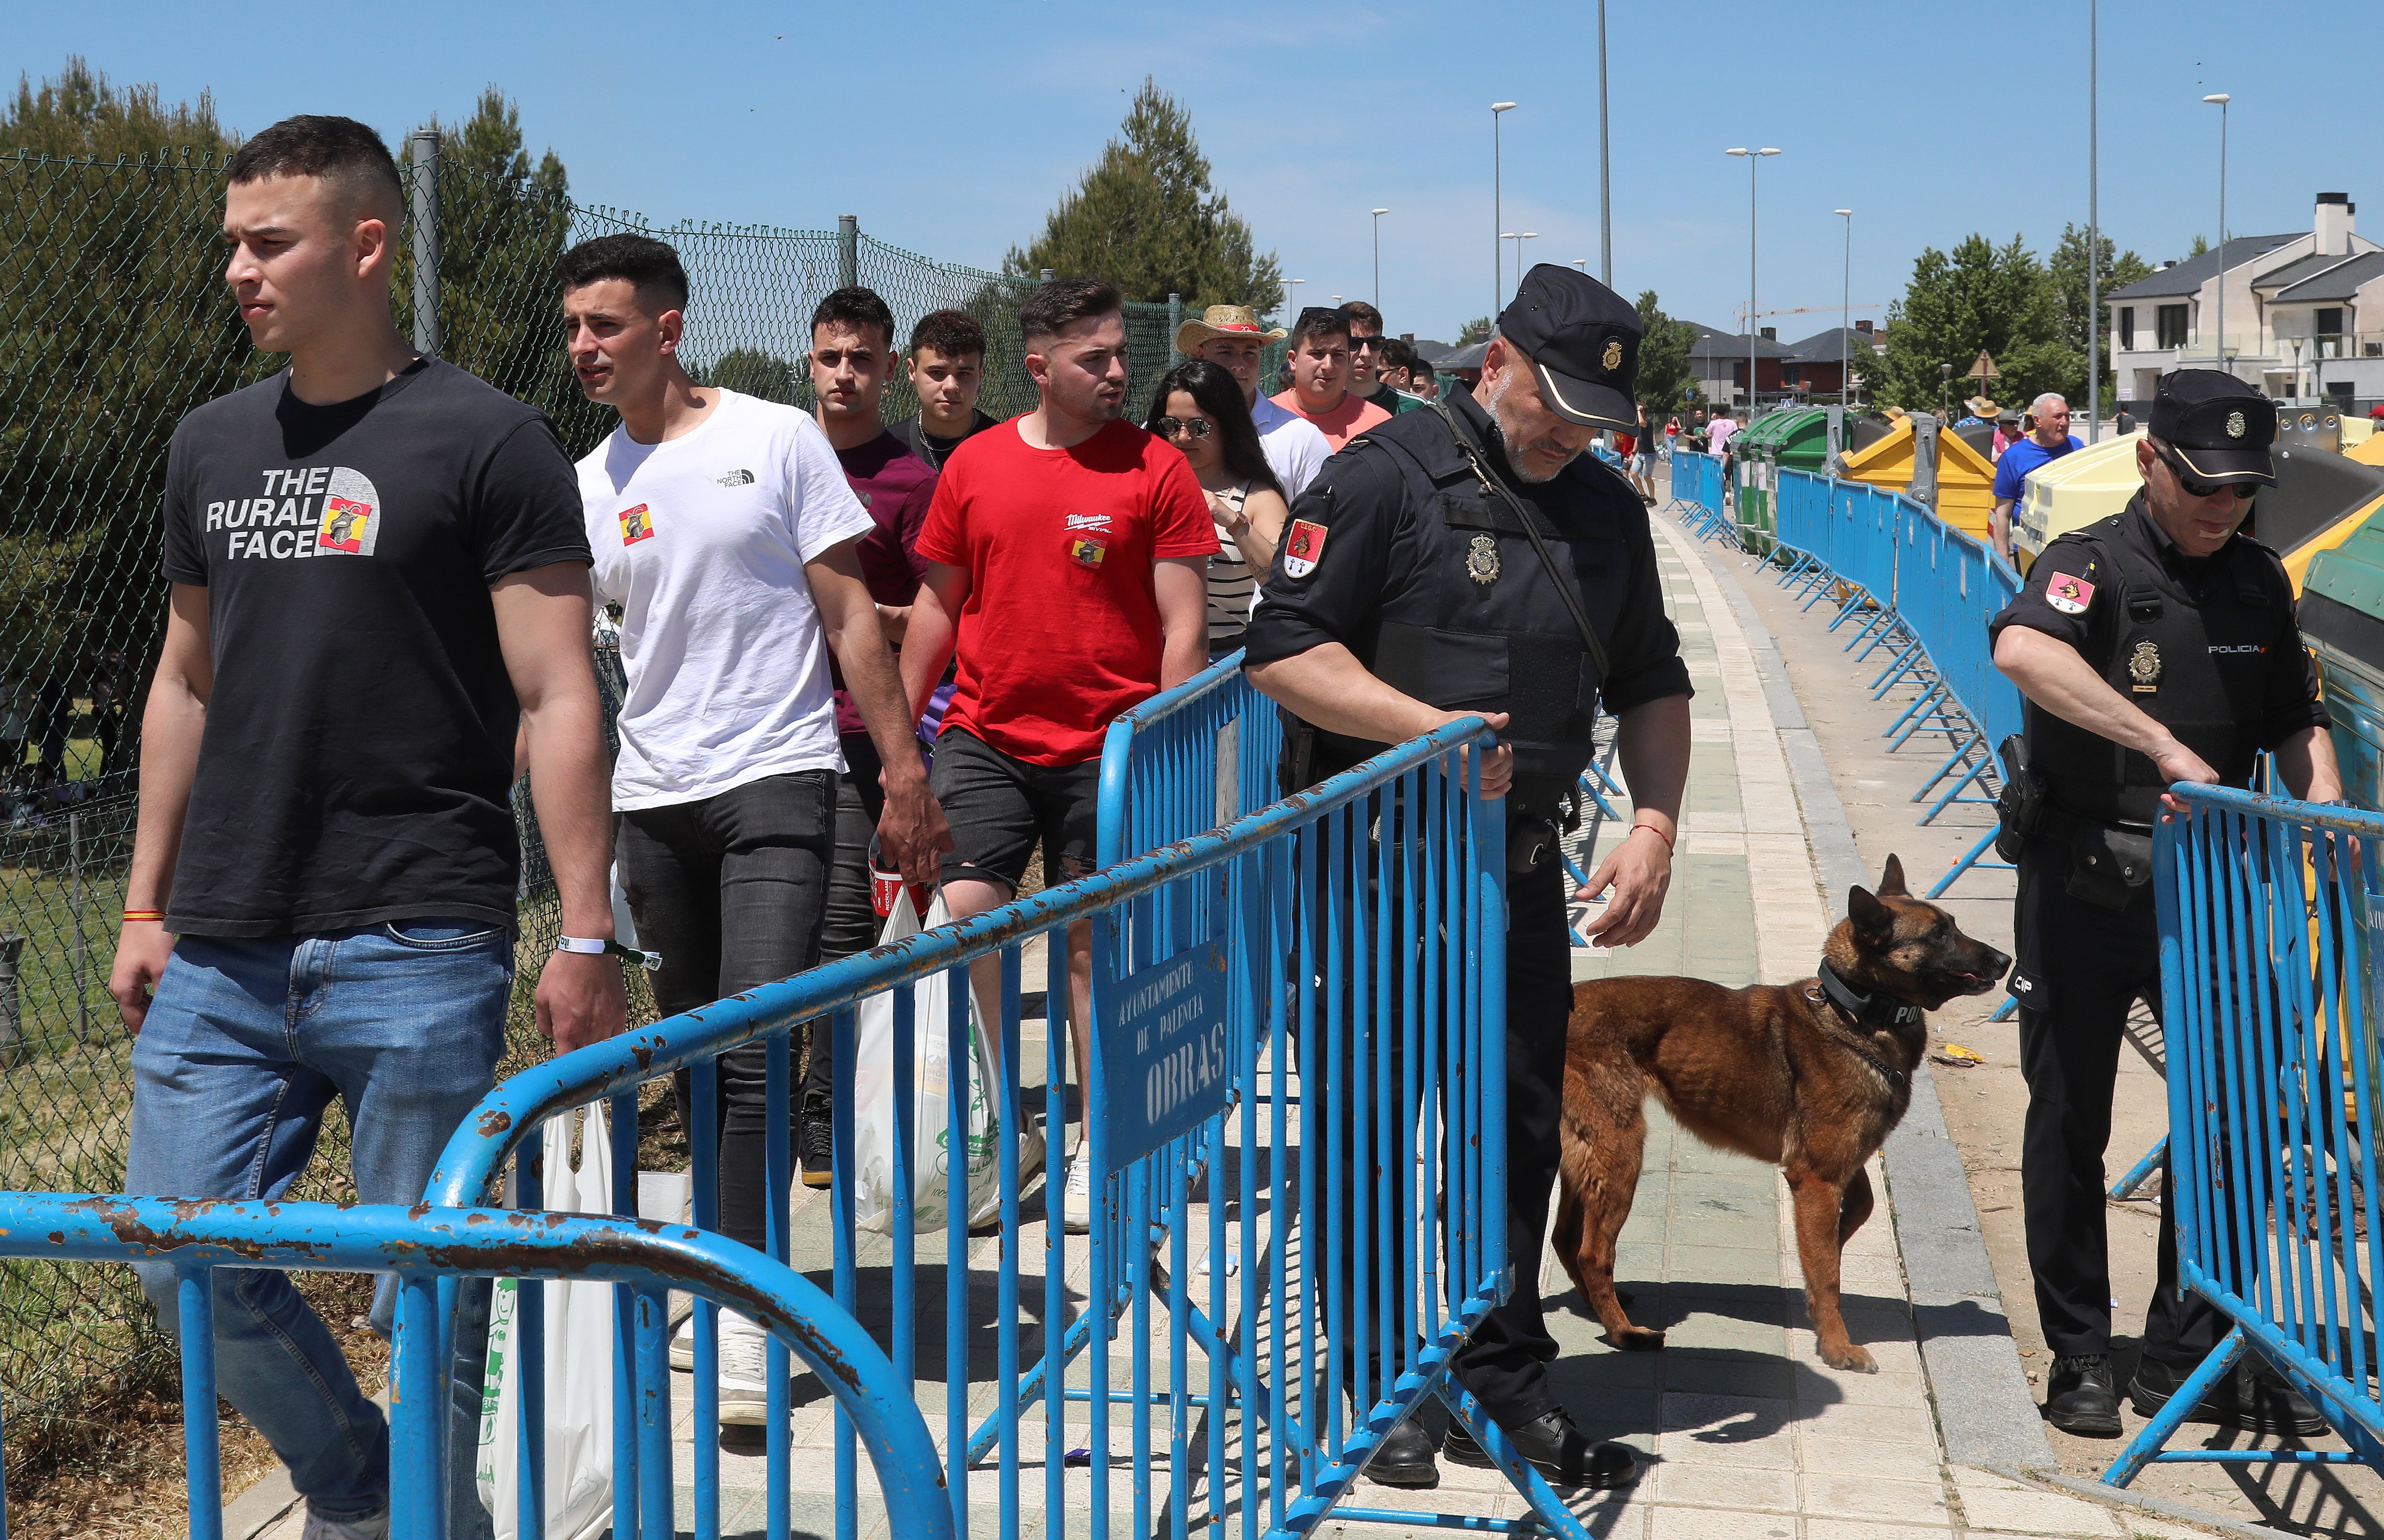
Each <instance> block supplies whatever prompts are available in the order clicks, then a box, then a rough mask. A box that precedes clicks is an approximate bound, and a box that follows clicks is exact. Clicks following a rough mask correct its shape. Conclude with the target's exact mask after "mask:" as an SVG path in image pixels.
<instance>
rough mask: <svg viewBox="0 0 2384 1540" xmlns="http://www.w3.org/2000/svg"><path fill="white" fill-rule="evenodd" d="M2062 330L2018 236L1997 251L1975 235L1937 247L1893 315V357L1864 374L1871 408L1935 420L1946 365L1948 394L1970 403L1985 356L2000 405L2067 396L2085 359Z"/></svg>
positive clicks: (1918, 267)
mask: <svg viewBox="0 0 2384 1540" xmlns="http://www.w3.org/2000/svg"><path fill="white" fill-rule="evenodd" d="M2060 329H2061V326H2060V312H2059V306H2058V304H2057V303H2056V300H2055V294H2054V290H2053V285H2052V284H2051V283H2050V282H2049V281H2048V280H2047V279H2046V276H2045V270H2044V267H2043V264H2042V263H2040V262H2038V261H2037V259H2036V257H2035V256H2034V255H2033V254H2031V253H2030V251H2029V250H2028V248H2027V246H2025V245H2024V244H2022V242H2021V241H2020V238H2019V237H2018V236H2017V235H2015V236H2013V237H2012V239H2011V241H2010V242H2008V243H2007V244H2005V245H2002V246H1996V245H1993V244H1991V243H1990V242H1988V241H1987V238H1986V237H1985V236H1983V235H1972V236H1969V237H1968V238H1967V239H1965V240H1963V241H1962V242H1960V243H1959V244H1957V245H1956V246H1955V248H1954V249H1953V251H1952V252H1951V253H1946V252H1941V251H1939V250H1937V249H1936V248H1935V247H1933V246H1932V247H1930V248H1928V249H1927V250H1925V251H1923V252H1922V253H1921V254H1920V255H1919V257H1918V259H1916V260H1915V261H1914V263H1913V265H1912V281H1911V283H1910V285H1909V286H1908V287H1907V288H1906V290H1905V292H1904V297H1903V298H1902V299H1900V300H1898V301H1896V303H1895V304H1894V306H1893V307H1891V308H1890V310H1889V312H1888V328H1887V355H1886V357H1885V358H1884V359H1882V360H1881V364H1880V365H1879V366H1876V367H1874V368H1872V369H1870V370H1867V371H1865V372H1866V373H1869V374H1870V375H1872V376H1873V377H1874V382H1873V387H1872V399H1873V400H1874V401H1876V402H1877V403H1879V404H1881V405H1894V406H1904V407H1909V408H1915V409H1920V410H1927V411H1932V412H1933V411H1935V410H1936V409H1937V406H1938V403H1939V399H1940V391H1941V386H1943V381H1944V379H1945V372H1944V368H1945V366H1951V370H1952V389H1951V390H1950V391H1945V392H1944V393H1945V394H1947V395H1950V396H1952V397H1954V398H1959V397H1961V396H1964V395H1967V394H1968V393H1969V391H1970V390H1972V389H1976V387H1975V386H1969V387H1965V386H1964V383H1963V381H1964V379H1965V376H1966V375H1967V373H1968V370H1969V368H1970V366H1971V364H1972V363H1973V362H1974V361H1975V360H1976V359H1977V358H1978V356H1979V354H1980V353H1981V352H1983V353H1986V354H1989V355H1990V356H1992V357H1993V359H1994V362H1995V367H1996V369H1997V371H1998V372H1999V374H2000V378H1999V379H1995V380H1994V381H1993V382H1992V383H1991V384H1990V386H1989V393H1991V394H1993V395H1995V396H1996V397H1997V398H1998V399H1999V400H2005V401H2009V400H2021V401H2024V400H2026V399H2028V398H2029V397H2030V396H2032V395H2035V394H2037V393H2039V392H2040V391H2057V390H2060V389H2062V387H2063V384H2064V382H2065V381H2067V379H2069V378H2070V376H2071V375H2072V374H2073V373H2075V374H2078V375H2080V376H2082V375H2083V374H2084V372H2085V356H2084V354H2083V353H2082V352H2073V351H2072V350H2071V349H2070V348H2068V347H2067V346H2066V345H2065V344H2064V343H2063V342H2062V340H2061V337H2060Z"/></svg>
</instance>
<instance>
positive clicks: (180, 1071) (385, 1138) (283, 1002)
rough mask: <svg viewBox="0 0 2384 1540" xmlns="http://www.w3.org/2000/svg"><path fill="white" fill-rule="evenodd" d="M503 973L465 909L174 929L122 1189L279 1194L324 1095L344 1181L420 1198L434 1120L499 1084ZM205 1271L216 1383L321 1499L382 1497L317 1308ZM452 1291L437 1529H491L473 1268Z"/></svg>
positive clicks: (363, 1406)
mask: <svg viewBox="0 0 2384 1540" xmlns="http://www.w3.org/2000/svg"><path fill="white" fill-rule="evenodd" d="M512 989H513V938H512V937H511V936H510V935H509V934H508V933H507V932H505V931H504V930H502V929H498V928H495V927H492V926H490V925H488V924H487V923H485V922H483V921H478V920H468V921H454V920H443V919H420V920H412V919H409V920H399V921H395V922H392V923H390V924H386V925H369V926H366V927H365V928H363V929H359V930H346V931H337V932H333V933H329V934H326V935H317V936H277V937H269V938H262V939H255V940H244V939H227V938H217V937H205V936H186V937H183V938H181V940H180V942H179V943H178V944H177V945H176V946H175V948H174V956H173V960H172V961H171V962H170V963H168V964H167V967H166V974H165V976H164V977H163V978H162V979H160V980H159V981H158V986H157V996H156V1000H155V1003H154V1004H153V1005H151V1007H150V1009H149V1015H148V1018H147V1020H146V1021H145V1022H144V1023H143V1026H142V1029H141V1036H140V1037H139V1039H138V1040H137V1041H136V1042H135V1043H134V1044H133V1049H132V1087H133V1088H132V1142H131V1149H130V1153H129V1155H128V1158H127V1161H126V1166H125V1178H124V1180H125V1187H126V1190H128V1191H130V1192H132V1193H136V1194H141V1195H143V1196H159V1197H172V1198H239V1199H242V1200H247V1201H256V1200H261V1199H271V1198H280V1197H282V1196H283V1195H284V1194H285V1193H286V1192H287V1191H288V1190H289V1187H290V1185H291V1183H292V1182H293V1181H295V1180H296V1179H297V1177H298V1175H299V1174H300V1173H301V1172H303V1171H304V1169H305V1167H306V1162H307V1161H308V1160H309V1158H311V1157H312V1156H313V1154H314V1151H315V1138H316V1136H317V1134H318V1133H319V1132H320V1131H321V1128H322V1122H323V1112H324V1109H325V1108H327V1107H328V1106H329V1104H330V1100H331V1098H332V1097H333V1096H335V1095H336V1096H337V1097H339V1098H340V1099H341V1102H342V1103H343V1104H344V1105H345V1107H346V1109H347V1114H348V1124H349V1126H350V1128H351V1129H352V1130H353V1133H354V1138H353V1141H352V1154H353V1167H354V1177H355V1185H356V1193H357V1196H358V1197H359V1198H361V1199H362V1200H363V1201H365V1202H366V1203H413V1202H416V1201H418V1200H420V1198H422V1195H423V1188H424V1186H426V1185H427V1184H428V1181H429V1179H430V1173H431V1169H432V1167H433V1166H434V1165H435V1164H436V1163H437V1161H438V1159H439V1154H440V1151H441V1149H444V1148H445V1146H446V1143H447V1139H448V1136H450V1135H451V1134H453V1132H454V1131H455V1127H456V1125H457V1124H459V1123H461V1122H462V1121H463V1118H464V1115H465V1114H466V1112H470V1111H471V1110H472V1108H473V1106H474V1105H475V1104H476V1103H478V1101H479V1099H480V1098H481V1097H482V1096H483V1095H485V1094H486V1093H487V1091H488V1089H489V1087H490V1086H491V1085H493V1084H494V1083H495V1076H496V1067H497V1062H498V1060H499V1059H500V1058H501V1057H502V1056H503V1053H504V1026H505V1006H506V1001H507V1000H508V998H509V996H510V995H511V993H512ZM136 1265H137V1271H138V1272H139V1273H140V1274H141V1284H142V1288H143V1292H145V1293H146V1294H147V1295H148V1297H149V1299H150V1302H151V1303H152V1304H153V1305H155V1307H156V1310H157V1319H158V1323H159V1324H160V1325H161V1326H163V1327H164V1329H165V1330H166V1331H167V1332H168V1334H169V1335H171V1334H174V1333H175V1332H176V1331H177V1329H178V1327H179V1325H180V1318H179V1314H178V1311H177V1307H176V1303H175V1284H176V1277H175V1270H174V1269H173V1268H172V1267H171V1266H170V1265H164V1264H159V1263H143V1264H136ZM214 1282H215V1316H216V1375H217V1385H218V1387H219V1388H220V1390H221V1391H222V1394H223V1396H224V1398H225V1399H227V1400H229V1401H230V1402H231V1404H232V1405H233V1406H235V1407H237V1408H239V1409H240V1411H241V1414H242V1416H244V1417H246V1418H247V1419H248V1420H249V1422H251V1423H253V1424H255V1427H256V1429H257V1431H258V1432H259V1433H262V1434H264V1435H265V1438H266V1441H267V1443H269V1444H271V1445H272V1446H273V1452H274V1453H275V1454H277V1455H279V1456H280V1457H281V1460H282V1463H284V1464H285V1465H287V1466H289V1467H290V1476H291V1482H292V1484H293V1485H294V1486H296V1487H297V1489H298V1491H299V1492H300V1493H301V1494H302V1495H304V1497H305V1498H306V1503H307V1507H308V1509H310V1510H311V1511H313V1512H314V1513H315V1514H316V1515H317V1516H318V1517H321V1518H325V1519H332V1520H356V1519H366V1518H370V1517H371V1516H373V1515H374V1514H377V1513H379V1512H380V1511H381V1510H382V1509H385V1508H387V1507H388V1506H389V1426H388V1422H387V1421H386V1420H385V1419H384V1418H383V1417H382V1415H381V1412H380V1409H379V1408H378V1407H376V1406H374V1405H373V1404H372V1403H371V1402H370V1401H368V1400H366V1398H365V1396H364V1393H363V1392H362V1391H361V1390H360V1389H359V1388H358V1387H357V1385H356V1380H355V1375H354V1373H353V1372H350V1370H349V1368H348V1363H347V1360H346V1359H345V1358H344V1357H343V1356H342V1355H341V1352H340V1348H339V1345H338V1344H337V1343H335V1342H334V1341H332V1339H331V1335H330V1333H329V1331H327V1330H326V1329H325V1328H324V1325H323V1323H322V1322H321V1320H320V1319H318V1318H317V1316H316V1314H315V1312H314V1311H313V1310H311V1309H309V1308H308V1307H307V1305H306V1303H305V1302H304V1300H303V1299H301V1298H299V1297H298V1292H297V1290H296V1289H294V1288H292V1286H291V1284H290V1280H289V1278H288V1277H287V1276H286V1275H285V1274H283V1273H278V1272H273V1271H269V1270H266V1269H261V1268H257V1269H235V1268H217V1270H216V1271H215V1274H214ZM391 1285H392V1279H391V1277H389V1276H388V1275H383V1277H382V1278H381V1280H380V1283H379V1287H378V1289H377V1290H376V1292H375V1294H374V1298H373V1311H372V1324H373V1329H374V1330H375V1331H378V1332H379V1333H380V1334H381V1335H384V1336H386V1335H389V1333H390V1329H391V1322H392V1320H393V1318H394V1315H395V1302H396V1296H395V1291H394V1289H393V1287H392V1286H391ZM463 1294H464V1297H465V1303H464V1306H463V1308H462V1309H460V1310H458V1320H457V1323H456V1332H455V1336H456V1346H457V1359H458V1362H459V1365H461V1366H462V1367H461V1368H460V1369H459V1372H458V1375H457V1378H458V1382H459V1383H458V1384H457V1385H455V1386H454V1387H453V1388H454V1399H455V1401H456V1403H457V1411H458V1413H459V1418H458V1421H459V1422H460V1421H461V1418H460V1414H461V1412H462V1410H463V1407H464V1405H465V1404H466V1400H467V1399H468V1404H469V1407H470V1422H469V1426H470V1428H471V1430H472V1431H471V1432H470V1433H468V1434H465V1435H464V1437H463V1440H462V1441H461V1442H460V1443H456V1444H454V1446H453V1447H455V1449H456V1450H457V1451H458V1453H457V1455H456V1457H455V1459H453V1461H452V1462H451V1473H452V1472H453V1470H460V1472H461V1476H460V1484H461V1490H460V1492H459V1493H458V1494H457V1496H456V1497H455V1499H454V1500H453V1501H452V1502H451V1509H453V1514H454V1518H455V1520H456V1521H457V1522H456V1523H455V1525H454V1527H453V1530H452V1533H454V1534H458V1535H463V1536H469V1535H472V1534H487V1533H488V1518H487V1515H486V1513H485V1512H483V1511H482V1510H481V1509H480V1508H479V1504H478V1499H477V1496H476V1495H474V1494H473V1492H472V1486H471V1459H470V1458H469V1454H470V1451H471V1450H472V1449H473V1448H474V1447H476V1443H477V1437H478V1408H479V1398H480V1373H481V1365H480V1363H478V1362H470V1363H466V1362H465V1360H467V1359H469V1358H471V1357H472V1355H471V1353H470V1350H469V1348H468V1347H467V1344H468V1343H470V1342H472V1341H475V1340H477V1341H478V1342H479V1343H480V1344H481V1347H480V1352H481V1353H482V1354H485V1352H486V1347H485V1341H486V1330H487V1316H486V1304H485V1299H486V1294H487V1286H486V1285H485V1284H482V1285H478V1287H474V1286H472V1285H469V1284H467V1285H466V1287H465V1289H464V1290H463ZM475 1296H478V1298H475ZM476 1316H477V1321H476V1320H475V1317H476ZM476 1326H477V1329H475V1327H476ZM466 1379H468V1381H469V1385H468V1397H467V1396H466V1389H467V1386H466V1385H465V1384H463V1383H462V1382H463V1381H465V1380H466ZM467 1504H468V1507H467V1506H466V1505H467Z"/></svg>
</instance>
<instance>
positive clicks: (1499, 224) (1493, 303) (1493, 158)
mask: <svg viewBox="0 0 2384 1540" xmlns="http://www.w3.org/2000/svg"><path fill="white" fill-rule="evenodd" d="M1514 110H1515V104H1514V103H1512V102H1493V103H1491V104H1490V228H1491V230H1493V231H1495V232H1496V236H1497V240H1494V241H1492V242H1490V317H1491V319H1493V320H1494V321H1495V320H1496V318H1497V316H1498V294H1499V292H1500V291H1501V290H1503V289H1504V288H1506V281H1505V277H1504V274H1505V263H1506V260H1507V248H1506V247H1504V246H1501V245H1500V244H1499V243H1498V242H1499V241H1504V240H1505V239H1507V230H1506V224H1507V212H1506V209H1507V205H1506V190H1505V189H1504V188H1503V187H1502V186H1501V185H1500V178H1501V176H1502V175H1503V168H1501V166H1500V164H1499V161H1500V156H1499V148H1498V119H1499V118H1500V117H1502V116H1503V115H1505V114H1507V113H1509V112H1512V111H1514Z"/></svg>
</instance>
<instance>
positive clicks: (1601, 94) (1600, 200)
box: [1518, 0, 1614, 289]
mask: <svg viewBox="0 0 2384 1540" xmlns="http://www.w3.org/2000/svg"><path fill="white" fill-rule="evenodd" d="M1612 138H1613V135H1612V132H1611V130H1609V129H1608V125H1607V118H1606V0H1597V251H1598V259H1597V260H1598V267H1597V280H1598V281H1599V282H1600V283H1603V284H1605V285H1606V286H1607V287H1608V289H1611V288H1613V287H1614V152H1613V149H1612V147H1611V145H1610V143H1609V142H1610V141H1611V139H1612ZM1518 276H1521V275H1518Z"/></svg>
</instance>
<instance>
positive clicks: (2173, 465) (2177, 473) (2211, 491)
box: [2153, 443, 2260, 503]
mask: <svg viewBox="0 0 2384 1540" xmlns="http://www.w3.org/2000/svg"><path fill="white" fill-rule="evenodd" d="M2153 453H2154V455H2155V456H2157V457H2158V458H2159V460H2160V463H2161V464H2162V465H2164V466H2167V467H2168V471H2169V474H2170V475H2171V476H2174V477H2176V478H2177V484H2178V485H2179V486H2180V487H2183V488H2184V489H2185V495H2186V496H2188V497H2210V496H2214V495H2216V493H2219V492H2233V493H2234V494H2235V500H2236V501H2237V502H2239V503H2247V502H2249V501H2251V499H2252V498H2253V497H2254V496H2255V495H2256V494H2257V493H2258V492H2259V491H2260V485H2259V483H2258V482H2256V481H2205V480H2204V479H2203V478H2201V477H2199V476H2196V475H2194V474H2193V472H2192V469H2190V468H2189V467H2188V466H2186V463H2185V461H2184V460H2183V459H2182V458H2181V457H2179V454H2178V453H2177V452H2176V451H2175V450H2172V449H2171V448H2169V447H2168V445H2167V444H2164V443H2154V445H2153Z"/></svg>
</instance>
